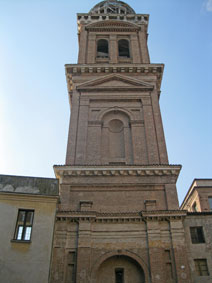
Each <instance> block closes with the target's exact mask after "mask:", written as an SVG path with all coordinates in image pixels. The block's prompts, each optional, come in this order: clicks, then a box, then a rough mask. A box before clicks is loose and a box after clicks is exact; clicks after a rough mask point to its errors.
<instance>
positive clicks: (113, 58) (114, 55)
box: [109, 34, 118, 64]
mask: <svg viewBox="0 0 212 283" xmlns="http://www.w3.org/2000/svg"><path fill="white" fill-rule="evenodd" d="M109 52H110V63H111V64H116V63H118V46H117V36H116V35H113V34H112V35H110V46H109Z"/></svg>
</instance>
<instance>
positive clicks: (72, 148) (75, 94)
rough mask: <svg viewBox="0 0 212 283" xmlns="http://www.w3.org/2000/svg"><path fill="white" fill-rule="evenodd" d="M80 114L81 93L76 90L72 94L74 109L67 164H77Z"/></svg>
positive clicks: (72, 110)
mask: <svg viewBox="0 0 212 283" xmlns="http://www.w3.org/2000/svg"><path fill="white" fill-rule="evenodd" d="M78 112H79V93H78V92H77V91H76V90H75V91H73V93H72V107H71V117H70V124H69V134H68V144H67V152H66V164H72V165H73V164H74V163H75V152H76V139H77V125H78Z"/></svg>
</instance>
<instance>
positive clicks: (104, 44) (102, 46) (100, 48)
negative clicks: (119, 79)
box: [97, 39, 108, 58]
mask: <svg viewBox="0 0 212 283" xmlns="http://www.w3.org/2000/svg"><path fill="white" fill-rule="evenodd" d="M97 58H108V41H107V40H106V39H100V40H98V42H97Z"/></svg>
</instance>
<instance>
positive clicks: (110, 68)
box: [65, 64, 164, 79]
mask: <svg viewBox="0 0 212 283" xmlns="http://www.w3.org/2000/svg"><path fill="white" fill-rule="evenodd" d="M65 68H66V75H67V77H68V78H69V79H70V78H71V77H70V76H69V74H83V73H108V74H109V73H145V74H148V73H153V74H161V75H162V74H163V70H164V65H163V64H118V65H117V64H110V65H108V64H107V65H105V64H101V65H100V64H86V65H84V64H66V65H65Z"/></svg>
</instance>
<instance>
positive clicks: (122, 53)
mask: <svg viewBox="0 0 212 283" xmlns="http://www.w3.org/2000/svg"><path fill="white" fill-rule="evenodd" d="M118 48H119V57H122V58H130V48H129V41H128V40H126V39H121V40H119V42H118Z"/></svg>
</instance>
